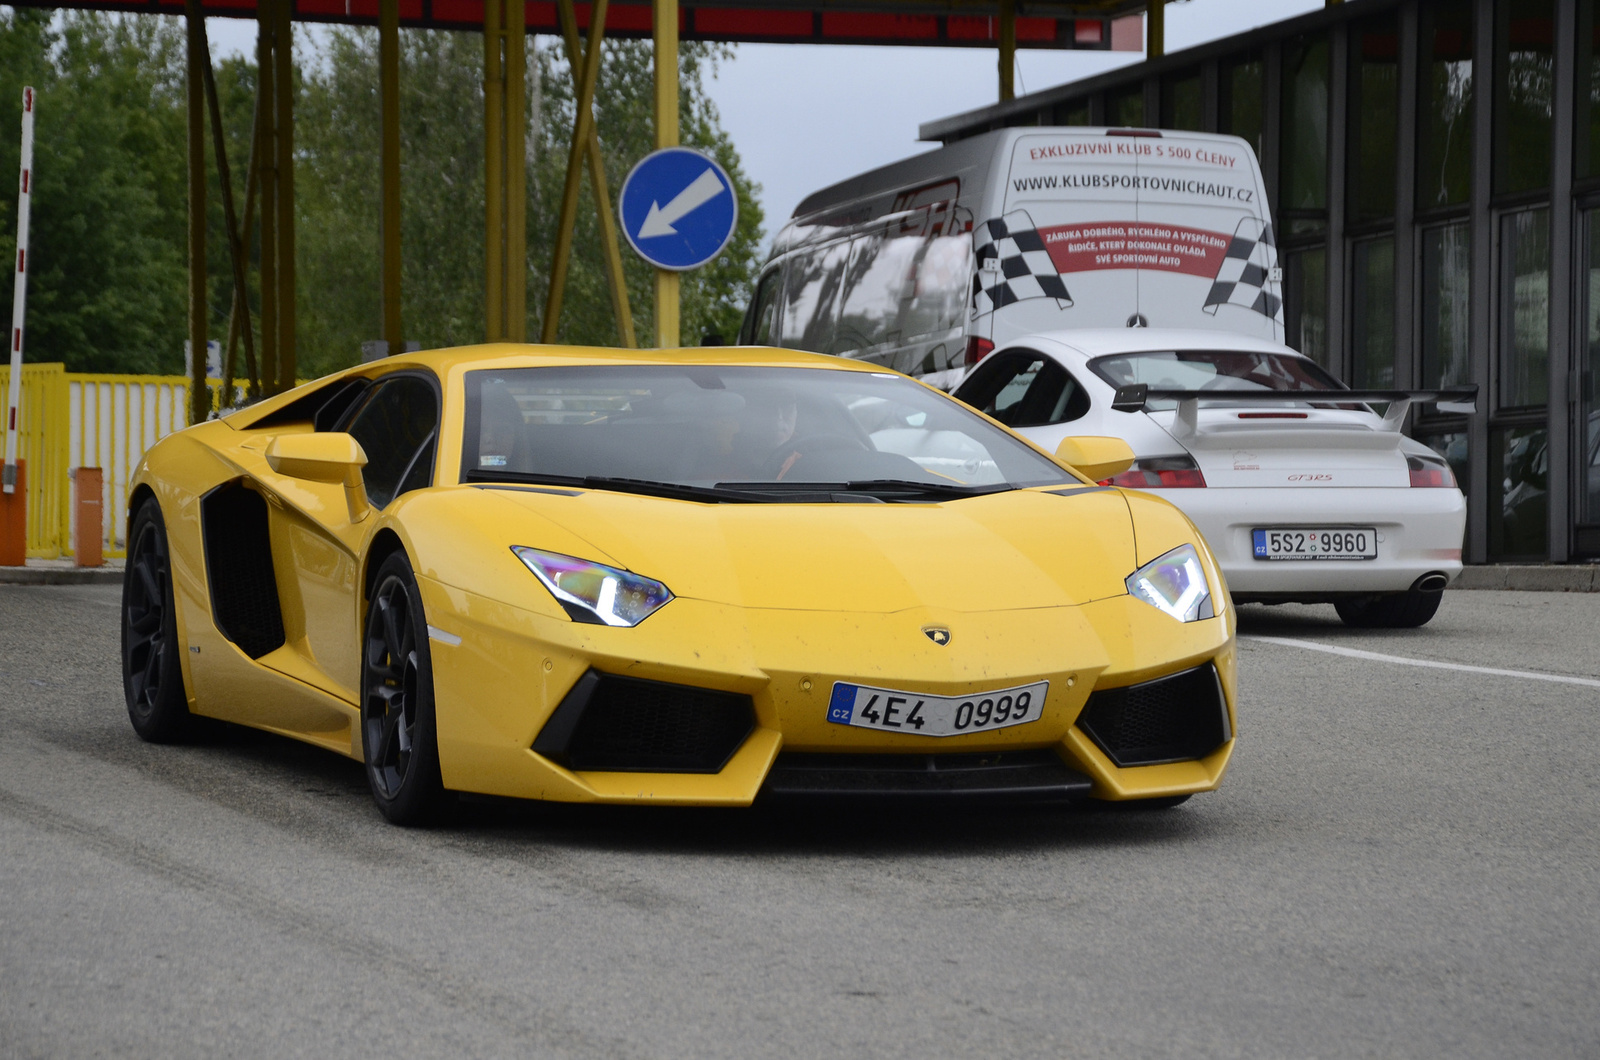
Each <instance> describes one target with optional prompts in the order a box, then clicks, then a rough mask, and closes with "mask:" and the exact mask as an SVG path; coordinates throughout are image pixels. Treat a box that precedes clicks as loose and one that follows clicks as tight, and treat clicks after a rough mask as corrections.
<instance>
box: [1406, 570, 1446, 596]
mask: <svg viewBox="0 0 1600 1060" xmlns="http://www.w3.org/2000/svg"><path fill="white" fill-rule="evenodd" d="M1449 584H1450V579H1449V578H1448V577H1447V576H1446V575H1445V574H1444V572H1443V571H1436V570H1431V571H1429V572H1428V573H1426V574H1424V575H1423V576H1422V577H1420V578H1418V579H1417V580H1416V581H1414V582H1412V583H1411V591H1412V592H1414V593H1442V592H1444V587H1445V586H1446V585H1449Z"/></svg>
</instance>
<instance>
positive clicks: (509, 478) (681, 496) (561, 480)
mask: <svg viewBox="0 0 1600 1060" xmlns="http://www.w3.org/2000/svg"><path fill="white" fill-rule="evenodd" d="M467 481H468V482H495V483H499V482H504V483H507V484H525V485H531V486H568V487H576V488H578V489H591V490H614V491H616V492H618V493H637V494H639V495H641V496H645V497H666V498H668V499H669V500H679V501H715V502H718V503H724V504H753V503H757V502H759V501H761V500H762V498H760V497H754V496H751V495H750V494H748V493H742V492H738V491H735V490H727V489H720V488H717V487H713V486H690V485H686V484H684V483H681V482H658V481H656V480H655V479H647V478H623V477H618V476H611V475H544V474H538V473H530V472H525V471H497V470H495V469H493V468H474V469H473V470H471V471H468V472H467Z"/></svg>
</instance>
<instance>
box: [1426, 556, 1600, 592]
mask: <svg viewBox="0 0 1600 1060" xmlns="http://www.w3.org/2000/svg"><path fill="white" fill-rule="evenodd" d="M1450 588H1452V589H1513V590H1518V591H1521V592H1535V593H1594V592H1600V565H1596V564H1592V563H1579V564H1567V565H1558V564H1548V565H1545V566H1534V565H1531V564H1530V565H1528V566H1510V565H1507V566H1482V567H1479V566H1472V567H1463V568H1461V577H1459V578H1457V579H1456V580H1455V582H1454V583H1453V584H1452V585H1451V586H1450Z"/></svg>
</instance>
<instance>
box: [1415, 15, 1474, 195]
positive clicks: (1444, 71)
mask: <svg viewBox="0 0 1600 1060" xmlns="http://www.w3.org/2000/svg"><path fill="white" fill-rule="evenodd" d="M1422 46H1423V62H1424V66H1423V70H1422V84H1421V86H1420V87H1421V104H1422V115H1421V120H1420V121H1419V122H1418V127H1417V136H1418V137H1419V139H1420V142H1419V143H1418V145H1417V153H1418V157H1417V207H1418V209H1427V208H1429V207H1431V206H1449V205H1452V204H1454V203H1462V202H1466V201H1467V193H1468V192H1469V191H1470V190H1471V187H1472V86H1473V76H1472V6H1471V0H1439V2H1436V3H1430V4H1424V5H1423V6H1422Z"/></svg>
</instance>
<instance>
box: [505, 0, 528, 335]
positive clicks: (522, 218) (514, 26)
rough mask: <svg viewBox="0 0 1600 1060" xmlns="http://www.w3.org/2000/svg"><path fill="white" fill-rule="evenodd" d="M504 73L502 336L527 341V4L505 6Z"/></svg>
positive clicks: (518, 0)
mask: <svg viewBox="0 0 1600 1060" xmlns="http://www.w3.org/2000/svg"><path fill="white" fill-rule="evenodd" d="M504 3H505V5H506V9H505V31H506V32H505V49H506V52H505V54H506V58H505V70H506V102H505V116H506V164H505V180H506V185H505V196H506V209H505V218H506V242H505V248H506V249H505V276H506V278H505V285H506V294H505V314H506V323H505V335H506V341H507V342H527V341H528V176H527V169H528V116H527V98H526V96H527V94H526V92H525V90H524V87H523V86H524V84H525V83H526V81H527V75H528V57H527V44H528V23H527V4H526V3H525V0H504Z"/></svg>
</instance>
